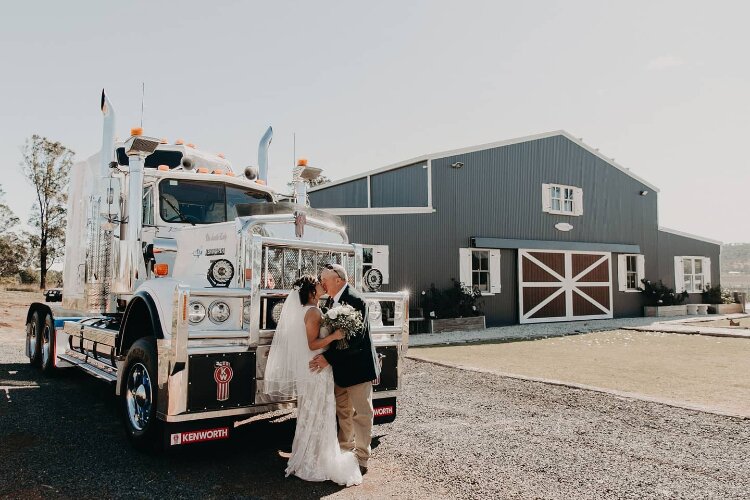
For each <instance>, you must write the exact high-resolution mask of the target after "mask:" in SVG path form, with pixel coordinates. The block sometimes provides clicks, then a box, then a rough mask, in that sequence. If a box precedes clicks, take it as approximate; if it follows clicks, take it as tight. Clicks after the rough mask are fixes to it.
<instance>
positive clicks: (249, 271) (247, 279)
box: [245, 269, 253, 281]
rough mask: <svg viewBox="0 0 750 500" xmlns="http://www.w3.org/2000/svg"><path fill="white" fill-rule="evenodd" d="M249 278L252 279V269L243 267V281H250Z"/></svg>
mask: <svg viewBox="0 0 750 500" xmlns="http://www.w3.org/2000/svg"><path fill="white" fill-rule="evenodd" d="M251 279H253V270H252V269H245V281H250V280H251Z"/></svg>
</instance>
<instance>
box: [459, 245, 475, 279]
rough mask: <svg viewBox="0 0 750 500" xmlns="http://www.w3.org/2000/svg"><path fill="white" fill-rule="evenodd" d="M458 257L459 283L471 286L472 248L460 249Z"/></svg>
mask: <svg viewBox="0 0 750 500" xmlns="http://www.w3.org/2000/svg"><path fill="white" fill-rule="evenodd" d="M458 257H459V261H458V267H459V276H458V281H460V282H461V283H463V284H464V285H466V286H471V283H472V281H471V248H459V249H458Z"/></svg>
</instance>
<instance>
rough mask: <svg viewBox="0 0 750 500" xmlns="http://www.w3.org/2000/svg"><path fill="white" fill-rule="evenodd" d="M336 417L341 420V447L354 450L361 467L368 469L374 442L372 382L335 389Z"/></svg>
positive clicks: (336, 387) (345, 449)
mask: <svg viewBox="0 0 750 500" xmlns="http://www.w3.org/2000/svg"><path fill="white" fill-rule="evenodd" d="M334 394H335V395H336V416H337V417H338V418H339V446H341V449H342V450H344V451H350V450H354V453H355V455H357V460H359V465H362V466H365V467H367V460H369V459H370V452H371V450H370V441H371V440H372V416H373V411H372V382H364V383H361V384H357V385H353V386H351V387H339V386H338V385H337V386H335V387H334Z"/></svg>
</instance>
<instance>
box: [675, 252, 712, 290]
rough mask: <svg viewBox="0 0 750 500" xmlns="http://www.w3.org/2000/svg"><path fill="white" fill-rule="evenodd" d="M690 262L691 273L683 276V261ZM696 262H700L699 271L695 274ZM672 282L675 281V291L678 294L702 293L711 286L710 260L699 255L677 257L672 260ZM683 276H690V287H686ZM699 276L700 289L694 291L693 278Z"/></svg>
mask: <svg viewBox="0 0 750 500" xmlns="http://www.w3.org/2000/svg"><path fill="white" fill-rule="evenodd" d="M688 260H689V261H690V262H691V271H692V273H690V274H687V275H686V274H685V263H686V262H685V261H688ZM697 260H700V261H701V271H702V272H700V273H696V272H695V262H696V261H697ZM674 263H675V264H674V281H675V291H677V292H678V293H679V292H683V291H684V292H687V293H703V291H704V290H705V289H706V287H709V286H711V259H710V258H709V257H705V256H701V255H683V256H678V257H675V258H674ZM685 276H690V278H691V279H690V283H689V285H690V286H687V285H688V283H687V280H686V279H685ZM696 276H701V278H702V281H703V284H702V288H698V289H696V287H695V281H696V280H695V277H696Z"/></svg>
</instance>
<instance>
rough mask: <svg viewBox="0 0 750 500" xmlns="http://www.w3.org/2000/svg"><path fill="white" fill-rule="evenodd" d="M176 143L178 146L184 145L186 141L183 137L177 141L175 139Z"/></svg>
mask: <svg viewBox="0 0 750 500" xmlns="http://www.w3.org/2000/svg"><path fill="white" fill-rule="evenodd" d="M174 143H175V144H176V145H178V146H182V145H183V144H185V141H183V140H182V139H177V140H176V141H174Z"/></svg>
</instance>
